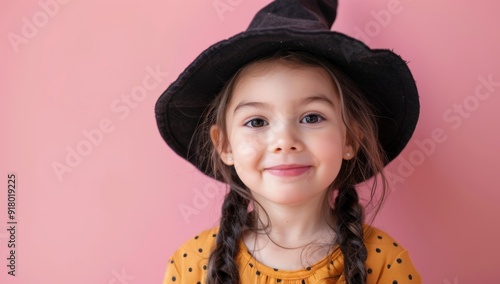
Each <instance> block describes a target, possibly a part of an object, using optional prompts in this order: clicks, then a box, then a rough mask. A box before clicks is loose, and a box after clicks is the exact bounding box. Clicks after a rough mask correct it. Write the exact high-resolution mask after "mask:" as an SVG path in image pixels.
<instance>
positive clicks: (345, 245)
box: [332, 186, 367, 284]
mask: <svg viewBox="0 0 500 284" xmlns="http://www.w3.org/2000/svg"><path fill="white" fill-rule="evenodd" d="M332 213H333V214H335V215H336V216H337V218H338V221H337V225H336V231H337V234H338V243H339V246H340V250H341V251H342V254H343V255H344V273H345V278H346V281H347V283H348V284H364V283H366V276H367V275H366V270H365V261H366V258H367V251H366V247H365V244H364V243H363V226H362V225H363V221H364V220H363V219H364V212H363V207H362V206H361V204H359V198H358V193H357V192H356V189H355V188H354V187H352V186H346V187H343V188H340V189H339V194H338V196H337V197H336V198H335V206H334V209H333V212H332Z"/></svg>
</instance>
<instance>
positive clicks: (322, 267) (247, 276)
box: [163, 226, 422, 284]
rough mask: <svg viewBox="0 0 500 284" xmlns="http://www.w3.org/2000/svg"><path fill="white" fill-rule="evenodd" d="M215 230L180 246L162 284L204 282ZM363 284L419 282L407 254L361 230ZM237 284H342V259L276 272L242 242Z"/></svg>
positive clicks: (376, 233)
mask: <svg viewBox="0 0 500 284" xmlns="http://www.w3.org/2000/svg"><path fill="white" fill-rule="evenodd" d="M217 231H218V228H213V229H210V230H207V231H204V232H202V233H200V234H199V235H197V236H195V237H194V238H192V239H190V240H189V241H187V242H186V243H184V245H182V246H181V247H180V248H179V249H178V250H177V251H176V252H175V253H174V254H173V256H172V257H171V258H170V259H169V261H168V264H167V269H166V273H165V277H164V280H163V284H167V283H169V284H171V283H189V284H202V283H205V281H206V272H207V262H208V257H209V255H210V252H211V250H212V248H213V247H214V245H215V239H216V237H217ZM365 245H366V249H367V250H368V258H367V260H366V269H367V275H368V278H367V284H375V283H381V284H406V283H408V284H420V283H422V279H421V277H420V275H419V274H418V272H417V271H416V269H415V267H414V266H413V264H412V262H411V260H410V257H409V254H408V251H407V250H406V249H404V248H403V247H402V246H401V245H400V244H399V243H397V242H396V241H395V240H394V239H393V238H391V237H390V236H389V235H388V234H386V233H385V232H383V231H381V230H379V229H377V228H375V227H372V226H365ZM236 262H237V264H238V267H239V273H240V283H242V284H249V283H262V284H263V283H286V284H295V283H296V284H310V283H332V284H334V283H335V284H342V283H345V279H344V275H343V270H344V266H343V262H344V261H343V256H342V253H341V252H340V250H339V249H336V250H334V251H333V252H332V253H331V254H329V255H328V256H327V257H325V258H323V259H322V260H320V261H319V262H317V263H316V264H314V265H312V266H310V267H306V268H304V269H301V270H294V271H289V270H279V269H276V268H272V267H268V266H266V265H264V264H262V263H260V262H259V261H257V260H256V259H255V258H253V257H252V255H251V254H250V252H249V250H248V249H247V248H246V246H245V244H244V243H243V241H241V242H240V251H239V253H238V255H237V257H236Z"/></svg>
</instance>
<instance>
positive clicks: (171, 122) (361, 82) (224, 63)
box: [155, 28, 420, 176]
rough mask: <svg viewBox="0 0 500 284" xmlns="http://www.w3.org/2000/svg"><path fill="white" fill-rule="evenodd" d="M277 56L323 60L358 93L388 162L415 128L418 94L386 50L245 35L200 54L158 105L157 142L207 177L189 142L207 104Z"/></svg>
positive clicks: (323, 38) (342, 40)
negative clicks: (248, 68)
mask: <svg viewBox="0 0 500 284" xmlns="http://www.w3.org/2000/svg"><path fill="white" fill-rule="evenodd" d="M278 50H294V51H304V52H308V53H310V54H313V55H316V56H320V57H322V58H324V59H326V60H329V61H330V62H331V63H332V64H334V65H335V66H337V67H338V68H340V69H341V70H342V71H343V72H344V73H345V74H347V75H348V76H349V77H350V78H351V79H352V80H353V81H354V82H356V83H357V85H358V86H359V87H360V88H361V90H362V91H363V92H364V95H365V96H366V99H367V101H368V102H369V103H370V104H371V105H372V106H373V107H374V109H376V110H377V116H378V119H377V125H378V137H379V142H380V144H381V146H382V149H383V150H384V151H385V154H386V156H387V160H386V164H387V163H389V162H390V161H392V160H393V159H394V158H395V157H396V156H398V155H399V153H400V152H401V151H402V150H403V148H404V147H405V146H406V144H407V143H408V141H409V139H410V138H411V136H412V134H413V132H414V129H415V127H416V124H417V120H418V116H419V111H420V105H419V100H418V91H417V87H416V85H415V81H414V79H413V76H412V74H411V72H410V70H409V68H408V66H407V64H406V62H405V61H404V60H403V59H402V58H401V57H400V56H398V55H397V54H395V53H393V52H392V51H390V50H386V49H370V48H369V47H367V46H366V45H365V44H363V43H362V42H361V41H358V40H356V39H354V38H351V37H349V36H346V35H344V34H342V33H338V32H331V31H320V32H311V31H304V32H302V31H297V30H289V29H285V28H284V29H269V30H266V29H264V30H256V31H245V32H242V33H240V34H237V35H235V36H233V37H231V38H229V39H227V40H223V41H220V42H218V43H216V44H214V45H212V46H211V47H209V48H208V49H206V50H205V51H204V52H202V53H201V54H200V55H199V56H198V57H197V58H196V59H195V60H194V61H193V62H192V63H191V64H190V65H189V66H188V67H187V68H186V69H185V70H184V72H183V73H181V74H180V75H179V77H178V78H177V80H175V81H174V82H173V83H172V84H171V85H170V86H169V87H168V88H167V90H165V92H163V94H162V95H161V96H160V98H159V99H158V101H157V103H156V106H155V112H156V120H157V124H158V128H159V131H160V134H161V136H162V137H163V139H164V140H165V142H167V144H168V145H169V146H170V147H171V148H172V149H173V150H174V151H175V152H176V153H177V154H178V155H180V156H181V157H183V158H184V159H186V160H188V161H189V162H190V163H191V164H193V165H194V166H195V167H197V168H198V169H200V170H201V171H202V172H203V173H205V174H206V175H208V176H212V175H211V173H210V172H209V171H208V168H207V167H206V166H207V165H206V164H204V163H206V162H202V160H201V159H199V157H196V154H197V153H199V151H198V149H195V148H191V149H190V148H189V147H198V143H192V141H191V139H192V136H193V134H194V133H195V131H196V129H197V128H198V126H199V124H200V122H201V119H202V115H203V113H204V112H205V110H206V108H207V106H208V104H209V103H210V102H211V101H212V100H213V99H214V98H215V96H216V95H217V94H218V93H219V92H220V90H221V89H222V88H223V86H224V85H225V84H226V82H228V80H229V79H230V78H231V77H232V76H233V74H234V73H235V72H236V71H237V70H238V69H240V68H241V67H243V66H244V65H246V64H247V63H249V62H251V61H253V60H255V59H257V58H261V57H264V56H267V55H270V54H272V53H274V52H276V51H278Z"/></svg>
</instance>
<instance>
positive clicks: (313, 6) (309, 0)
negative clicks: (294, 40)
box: [247, 0, 338, 31]
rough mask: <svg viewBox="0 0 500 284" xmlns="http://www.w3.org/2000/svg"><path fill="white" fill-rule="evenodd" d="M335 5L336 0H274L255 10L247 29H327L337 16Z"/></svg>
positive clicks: (336, 3) (336, 4)
mask: <svg viewBox="0 0 500 284" xmlns="http://www.w3.org/2000/svg"><path fill="white" fill-rule="evenodd" d="M337 6H338V1H337V0H276V1H273V2H271V3H270V4H269V5H267V6H265V7H264V8H262V9H261V10H260V11H259V12H257V14H256V15H255V17H254V18H253V20H252V22H251V23H250V25H249V26H248V29H247V30H248V31H252V30H265V29H279V28H289V29H294V30H307V31H314V30H318V31H325V30H327V31H328V30H330V29H331V27H332V24H333V22H334V21H335V18H336V16H337Z"/></svg>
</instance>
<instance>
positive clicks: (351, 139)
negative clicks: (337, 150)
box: [343, 127, 363, 160]
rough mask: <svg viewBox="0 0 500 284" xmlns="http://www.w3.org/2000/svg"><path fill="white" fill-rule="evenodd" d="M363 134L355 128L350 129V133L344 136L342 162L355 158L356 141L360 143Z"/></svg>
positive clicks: (356, 150)
mask: <svg viewBox="0 0 500 284" xmlns="http://www.w3.org/2000/svg"><path fill="white" fill-rule="evenodd" d="M362 138H363V134H362V133H361V131H360V130H359V129H358V128H357V127H353V129H351V133H348V134H347V135H346V139H345V145H344V157H343V158H344V160H350V159H352V158H354V156H356V153H357V152H358V145H359V144H358V143H359V142H358V141H361V139H362Z"/></svg>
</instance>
